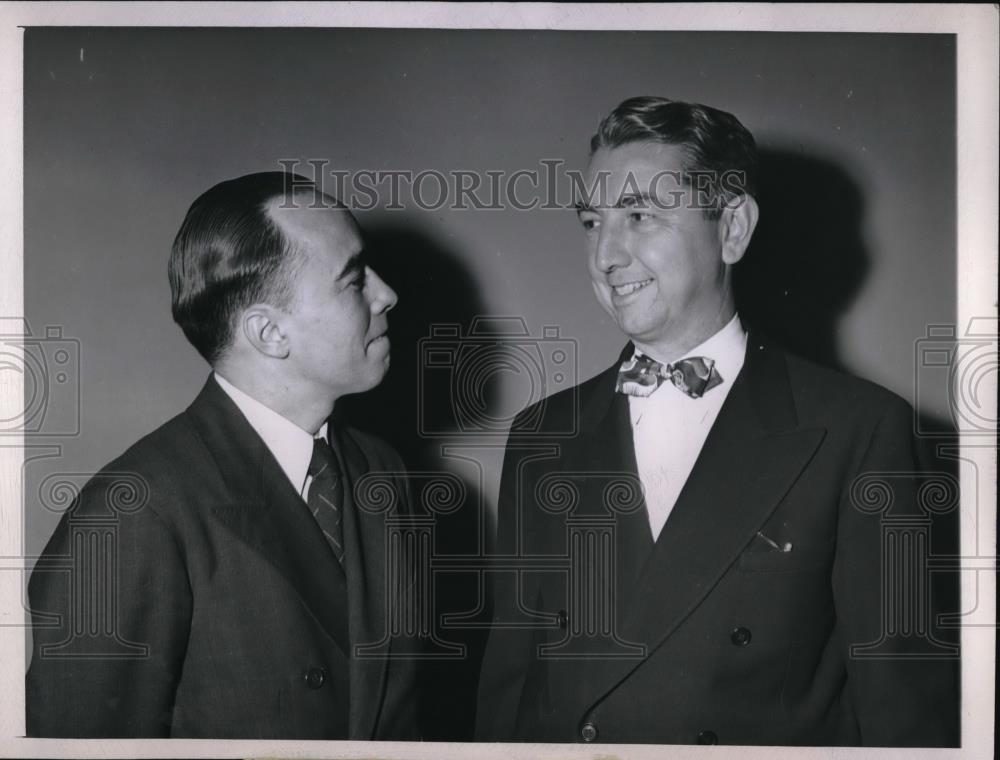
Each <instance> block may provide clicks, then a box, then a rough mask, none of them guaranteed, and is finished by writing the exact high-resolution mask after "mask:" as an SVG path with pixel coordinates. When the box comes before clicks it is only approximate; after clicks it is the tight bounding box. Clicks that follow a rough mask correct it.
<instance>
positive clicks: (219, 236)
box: [167, 172, 322, 364]
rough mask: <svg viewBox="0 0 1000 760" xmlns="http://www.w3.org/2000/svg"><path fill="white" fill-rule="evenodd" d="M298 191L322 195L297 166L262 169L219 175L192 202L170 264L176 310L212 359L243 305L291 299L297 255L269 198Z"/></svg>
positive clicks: (173, 309)
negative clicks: (283, 169)
mask: <svg viewBox="0 0 1000 760" xmlns="http://www.w3.org/2000/svg"><path fill="white" fill-rule="evenodd" d="M298 193H306V194H312V195H313V197H314V198H319V197H321V195H322V194H321V193H320V191H319V190H318V188H316V186H315V185H314V184H313V183H312V182H310V181H309V180H307V179H305V178H304V177H301V176H299V175H297V174H291V173H286V172H260V173H257V174H247V175H245V176H243V177H237V178H236V179H231V180H227V181H225V182H220V183H219V184H218V185H215V186H214V187H212V188H211V189H210V190H208V191H206V192H205V193H203V194H202V195H201V196H199V197H198V199H197V200H196V201H195V202H194V203H193V204H191V208H190V209H188V212H187V215H186V216H185V217H184V221H183V222H182V223H181V227H180V230H179V231H178V232H177V237H176V238H175V239H174V245H173V249H172V251H171V254H170V263H169V265H168V267H167V274H168V276H169V278H170V295H171V312H172V313H173V317H174V321H175V322H176V323H177V324H178V325H180V328H181V329H182V330H183V331H184V335H185V336H186V337H187V339H188V340H189V341H190V342H191V344H192V345H193V346H194V347H195V348H196V349H197V350H198V353H200V354H201V355H202V356H203V357H204V358H205V359H206V360H207V361H208V363H209V364H214V363H215V362H216V361H217V360H218V359H219V357H220V356H221V355H222V354H223V352H224V351H225V350H226V349H227V348H228V347H229V346H230V345H231V343H232V340H233V329H234V324H235V321H236V317H237V316H238V315H239V313H240V312H241V311H242V310H243V309H245V308H246V307H248V306H250V305H251V304H254V303H270V304H272V305H274V306H276V307H278V308H285V307H287V306H288V305H289V303H290V302H291V298H292V289H291V281H292V278H293V276H294V273H295V271H296V269H297V264H298V263H299V257H298V254H297V253H296V252H295V248H294V245H293V244H292V241H289V240H288V239H287V238H286V236H285V235H284V233H283V232H282V231H281V229H280V228H279V227H278V225H277V224H275V222H274V220H273V219H271V217H270V216H269V215H268V212H267V206H268V204H269V203H270V202H271V201H272V200H273V199H275V198H279V197H285V198H288V199H291V197H292V195H293V194H298ZM296 202H301V201H296Z"/></svg>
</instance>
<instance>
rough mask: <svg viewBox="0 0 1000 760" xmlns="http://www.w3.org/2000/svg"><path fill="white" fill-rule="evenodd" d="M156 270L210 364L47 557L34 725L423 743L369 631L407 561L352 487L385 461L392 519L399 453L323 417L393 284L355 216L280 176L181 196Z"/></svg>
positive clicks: (390, 665)
mask: <svg viewBox="0 0 1000 760" xmlns="http://www.w3.org/2000/svg"><path fill="white" fill-rule="evenodd" d="M169 275H170V286H171V293H172V308H173V315H174V319H175V321H176V322H177V323H178V324H179V325H180V326H181V328H182V329H183V331H184V333H185V335H186V336H187V337H188V339H189V340H190V342H191V343H192V344H193V345H194V346H195V348H196V349H197V350H198V351H199V353H200V354H201V355H202V356H203V357H204V358H205V359H206V360H207V361H208V363H209V364H210V365H211V366H212V369H213V373H212V375H211V376H210V377H209V379H208V381H207V382H206V383H205V386H204V388H203V389H202V391H201V393H200V394H199V395H198V397H197V398H196V399H195V400H194V402H193V403H192V404H191V406H190V407H188V409H187V410H185V411H184V412H182V413H181V414H179V415H178V416H177V417H175V418H174V419H172V420H170V421H169V422H167V423H166V424H165V425H163V426H162V427H160V428H159V429H158V430H156V431H154V432H153V433H151V434H150V435H148V436H146V437H145V438H143V439H142V440H140V441H139V442H138V443H136V444H135V445H134V446H132V447H131V448H130V449H129V450H128V451H126V452H125V453H124V454H123V455H122V456H121V457H120V458H118V459H116V460H115V461H114V462H112V463H111V464H109V465H108V466H107V467H106V468H105V469H104V470H103V471H102V472H101V473H100V474H99V475H97V476H96V477H94V478H93V479H92V480H91V481H90V483H88V484H87V486H86V487H85V488H84V489H83V490H82V492H81V493H80V495H79V497H78V498H77V500H76V501H75V503H74V504H73V506H72V508H71V509H69V510H68V511H67V514H66V515H64V517H63V519H62V520H61V521H60V523H59V526H58V528H57V529H56V531H55V534H54V535H53V536H52V538H51V540H50V541H49V543H48V546H47V547H46V549H45V552H44V554H43V555H42V556H41V558H40V560H39V562H38V565H37V566H36V569H35V572H34V574H33V576H32V579H31V582H30V584H29V595H30V603H31V609H32V614H33V625H34V630H33V640H34V644H33V657H32V661H31V665H30V668H29V671H28V674H27V687H26V692H27V728H28V734H29V735H31V736H66V737H204V738H272V739H293V738H294V739H362V740H369V739H413V738H418V737H419V734H418V731H417V727H416V725H415V715H416V709H415V708H416V705H415V701H416V700H415V691H414V668H413V661H412V660H410V659H408V658H407V657H406V656H403V657H399V655H401V654H403V655H405V654H406V651H405V647H406V646H408V644H407V642H405V641H394V640H393V639H389V638H387V631H388V630H389V627H388V622H389V621H388V620H387V610H389V609H390V608H391V607H395V605H397V603H398V598H397V597H398V594H399V593H400V591H401V589H405V588H406V587H407V584H409V583H410V582H411V581H412V577H413V576H412V568H411V567H409V566H408V565H407V564H406V563H405V562H403V563H395V562H393V563H389V562H387V557H386V543H385V542H386V535H385V528H386V521H385V512H384V510H381V509H376V508H374V507H373V505H372V504H365V503H361V502H362V501H363V500H364V497H363V494H360V491H361V490H363V489H360V490H359V489H358V488H356V486H357V484H358V481H359V480H360V479H362V478H363V476H365V475H366V473H389V474H386V475H384V476H382V477H383V479H388V480H389V481H391V482H384V483H383V485H386V486H388V487H391V488H393V489H394V490H395V492H396V494H397V495H399V496H400V499H399V503H398V504H396V507H395V508H396V509H398V510H401V511H402V512H403V513H404V514H405V513H406V511H407V510H408V509H409V505H408V503H407V500H406V498H405V494H406V485H405V482H404V477H403V476H402V469H403V468H402V464H401V462H400V459H399V457H398V456H397V454H396V453H395V452H394V451H393V450H392V449H391V448H390V447H389V446H388V445H387V444H385V443H384V442H382V441H381V440H378V439H376V438H374V437H371V436H369V435H366V434H364V433H362V432H360V431H358V430H354V429H350V428H346V427H342V426H338V425H337V424H336V423H335V422H334V421H333V420H332V419H330V415H331V413H332V411H333V408H334V403H335V402H336V401H337V399H338V398H340V397H341V396H344V395H346V394H351V393H358V392H361V391H365V390H368V389H370V388H372V387H374V386H375V385H377V384H378V383H379V382H381V380H382V378H383V376H384V375H385V372H386V370H387V368H388V366H389V341H388V338H387V336H386V330H387V313H388V312H389V310H390V309H391V308H392V307H393V305H394V304H395V302H396V294H395V293H394V292H393V291H392V289H390V288H389V286H388V285H386V284H385V283H384V282H383V281H382V280H381V279H380V278H379V277H378V275H377V274H376V273H375V272H374V271H372V270H371V269H370V268H369V267H368V266H367V264H366V259H365V253H364V250H363V245H362V240H361V237H360V234H359V230H358V227H357V224H356V223H355V221H354V219H353V217H352V216H351V214H350V213H349V212H348V211H347V210H346V209H344V208H342V207H340V206H339V205H338V204H337V203H336V202H335V201H334V200H333V199H331V198H329V197H327V196H324V195H323V194H322V193H321V192H320V191H319V189H318V188H316V187H315V186H312V185H311V184H310V183H308V182H307V181H305V180H304V179H303V178H301V177H297V176H295V175H288V174H282V173H278V172H269V173H261V174H251V175H247V176H245V177H240V178H238V179H234V180H230V181H227V182H223V183H221V184H219V185H216V186H215V187H213V188H211V189H210V190H208V191H207V192H206V193H204V194H203V195H202V196H201V197H200V198H198V199H197V200H196V201H195V202H194V204H193V205H192V206H191V208H190V210H189V211H188V213H187V216H186V218H185V219H184V222H183V224H182V225H181V228H180V231H179V232H178V234H177V237H176V240H175V242H174V246H173V251H172V255H171V258H170V265H169ZM374 506H378V505H374ZM102 531H103V532H102ZM67 560H68V564H67ZM390 568H391V570H390ZM390 576H391V577H390Z"/></svg>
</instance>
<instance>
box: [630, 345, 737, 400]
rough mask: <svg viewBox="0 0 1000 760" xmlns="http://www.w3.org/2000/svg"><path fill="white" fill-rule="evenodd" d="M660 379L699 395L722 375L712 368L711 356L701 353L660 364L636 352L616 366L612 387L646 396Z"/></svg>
mask: <svg viewBox="0 0 1000 760" xmlns="http://www.w3.org/2000/svg"><path fill="white" fill-rule="evenodd" d="M664 380H669V381H670V382H672V383H673V384H674V385H675V386H677V389H678V390H680V391H683V392H684V393H686V394H687V395H688V396H690V397H691V398H701V397H702V395H703V394H704V393H705V391H707V390H709V389H710V388H714V387H715V386H717V385H718V384H719V383H721V382H722V376H721V375H720V374H719V371H718V370H717V369H716V368H715V359H709V358H708V357H705V356H691V357H688V358H687V359H681V360H680V361H677V362H674V363H673V364H662V363H660V362H658V361H656V360H655V359H650V358H649V357H648V356H646V355H645V354H636V355H634V356H633V357H632V358H631V359H626V360H625V361H623V362H622V365H621V367H619V368H618V381H617V382H616V383H615V390H616V391H618V392H619V393H624V394H626V395H628V396H650V395H652V393H653V391H655V390H656V389H657V388H659V387H660V385H661V384H662V383H663V381H664Z"/></svg>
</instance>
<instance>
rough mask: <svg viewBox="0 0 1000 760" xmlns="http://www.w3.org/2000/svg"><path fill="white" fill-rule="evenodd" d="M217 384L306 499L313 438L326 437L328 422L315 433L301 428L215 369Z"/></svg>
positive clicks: (309, 479) (294, 486)
mask: <svg viewBox="0 0 1000 760" xmlns="http://www.w3.org/2000/svg"><path fill="white" fill-rule="evenodd" d="M214 376H215V380H216V382H218V384H219V387H220V388H222V390H224V391H225V392H226V395H228V396H229V398H231V399H232V400H233V403H235V404H236V406H238V407H239V409H240V411H241V412H243V416H244V417H246V418H247V422H249V423H250V426H251V427H252V428H253V429H254V430H256V431H257V435H259V436H260V437H261V440H263V441H264V445H265V446H267V448H268V450H269V451H270V452H271V454H272V455H274V458H275V459H276V460H278V465H279V466H280V467H281V470H282V471H283V472H284V473H285V475H286V476H288V480H289V482H290V483H291V484H292V487H293V488H294V489H295V490H296V491H297V492H298V493H299V494H300V495H301V496H302V498H303V499H305V498H306V497H307V496H308V494H309V485H310V483H309V481H311V480H312V478H309V477H308V474H309V462H310V461H311V460H312V453H313V438H314V437H315V438H324V439H325V438H326V428H327V423H325V422H324V423H323V427H321V428H320V429H319V432H317V433H316V435H315V436H312V435H310V434H309V433H308V432H307V431H305V430H303V429H302V428H300V427H299V426H298V425H296V424H295V423H294V422H292V421H291V420H288V419H286V418H284V417H282V416H281V415H280V414H278V413H277V412H276V411H274V410H273V409H271V408H270V407H267V406H265V405H264V404H262V403H260V402H259V401H258V400H257V399H255V398H253V397H252V396H248V395H247V394H246V393H244V392H243V391H241V390H240V389H239V388H237V387H236V386H235V385H233V384H232V383H230V382H229V381H228V380H226V378H224V377H223V376H222V375H220V374H219V373H218V372H216V373H214Z"/></svg>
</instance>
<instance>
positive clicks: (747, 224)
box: [719, 195, 760, 264]
mask: <svg viewBox="0 0 1000 760" xmlns="http://www.w3.org/2000/svg"><path fill="white" fill-rule="evenodd" d="M759 215H760V209H758V207H757V201H755V200H754V199H753V196H750V195H740V196H738V197H737V198H735V199H734V200H732V201H730V202H729V203H727V204H726V205H725V206H723V207H722V216H721V217H720V218H719V238H720V242H721V243H722V261H723V262H725V263H726V264H735V263H736V262H738V261H739V260H740V259H742V258H743V254H744V253H746V251H747V246H749V245H750V238H751V237H753V231H754V229H755V228H756V227H757V217H758V216H759Z"/></svg>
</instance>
